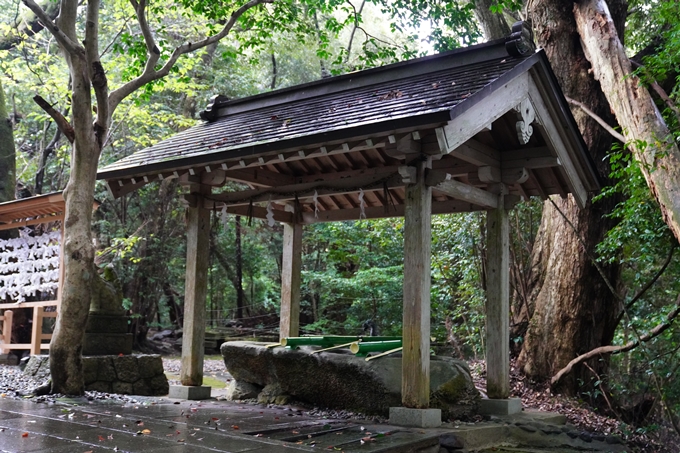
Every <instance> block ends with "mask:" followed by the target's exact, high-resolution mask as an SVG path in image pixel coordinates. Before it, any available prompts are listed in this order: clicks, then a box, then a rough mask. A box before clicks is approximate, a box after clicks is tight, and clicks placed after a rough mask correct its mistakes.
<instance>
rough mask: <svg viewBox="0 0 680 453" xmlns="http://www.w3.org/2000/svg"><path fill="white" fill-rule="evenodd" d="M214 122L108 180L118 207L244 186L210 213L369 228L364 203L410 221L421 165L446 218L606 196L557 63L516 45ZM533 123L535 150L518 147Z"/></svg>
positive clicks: (212, 110)
mask: <svg viewBox="0 0 680 453" xmlns="http://www.w3.org/2000/svg"><path fill="white" fill-rule="evenodd" d="M522 104H523V105H524V108H525V110H526V111H525V112H522V111H521V109H522V108H523V107H522ZM203 116H204V117H205V118H207V119H208V120H209V121H207V122H205V123H203V124H200V125H198V126H196V127H193V128H190V129H188V130H186V131H184V132H181V133H179V134H177V135H175V136H173V137H171V138H169V139H167V140H165V141H162V142H160V143H158V144H156V145H154V146H152V147H150V148H147V149H145V150H142V151H139V152H137V153H135V154H133V155H131V156H129V157H127V158H125V159H122V160H120V161H118V162H115V163H113V164H111V165H108V166H106V167H104V168H102V169H101V170H100V171H99V173H98V177H99V178H100V179H105V180H106V181H107V183H108V185H109V188H110V190H111V192H112V194H113V195H114V196H115V197H118V196H122V195H124V194H126V193H129V192H130V191H133V190H136V189H137V188H139V187H142V186H144V185H146V184H148V183H150V182H153V181H156V180H161V179H166V178H180V180H181V181H183V182H184V183H185V184H201V185H205V186H211V187H219V186H222V185H224V184H226V183H227V182H229V181H232V182H233V181H236V182H241V183H243V184H244V185H243V186H242V187H243V190H240V191H237V192H234V193H214V194H211V195H209V196H207V197H205V200H204V203H205V204H206V206H205V207H209V208H211V209H220V208H221V207H222V205H226V206H227V207H228V210H229V212H231V213H234V214H242V215H245V214H246V213H248V214H250V215H252V216H254V217H260V218H264V217H265V215H266V210H265V206H266V205H267V204H268V203H270V202H271V203H272V205H271V206H272V207H273V211H274V215H275V219H276V220H278V221H283V222H286V221H290V220H291V218H292V217H291V216H292V214H291V212H289V211H290V208H289V207H288V208H286V206H290V204H291V203H292V202H293V201H294V200H297V203H299V204H300V207H301V218H302V222H303V223H313V222H320V221H335V220H346V219H357V218H359V215H360V200H359V194H360V193H361V192H363V194H364V197H363V198H364V202H365V207H366V208H365V210H364V212H365V215H366V217H367V218H377V217H386V216H400V215H403V197H404V187H405V184H406V183H405V181H406V180H407V179H408V175H406V176H404V175H403V174H402V173H400V170H399V169H400V167H404V166H408V163H409V162H411V161H412V160H413V159H417V158H418V156H421V155H427V156H431V157H432V159H433V164H432V169H431V170H430V171H429V172H428V173H429V175H428V180H429V182H430V184H432V186H433V187H434V188H435V192H434V195H433V197H434V198H433V212H435V213H445V212H463V211H471V210H483V209H488V208H490V207H493V206H490V205H489V202H488V198H489V196H488V195H489V194H490V193H491V194H492V192H493V187H494V185H495V184H499V183H503V184H506V185H507V186H508V187H509V190H510V194H511V195H512V196H513V197H511V200H515V201H516V200H518V199H520V198H524V199H526V198H528V197H531V196H539V197H541V198H544V199H545V198H546V197H547V196H549V195H554V194H558V195H561V196H566V194H567V193H573V194H574V196H575V198H576V201H577V202H578V203H579V204H580V205H583V203H585V200H586V199H587V197H588V193H589V192H592V191H594V190H597V189H598V188H599V181H598V176H597V173H596V171H595V169H594V165H593V163H592V162H591V161H590V157H589V154H588V152H587V150H586V148H585V146H584V144H583V141H582V139H581V137H580V135H579V134H578V130H577V129H576V125H575V122H574V120H573V118H572V116H571V114H570V112H569V109H568V107H567V104H566V101H565V100H564V97H563V96H562V93H561V91H560V88H559V86H558V85H557V82H556V80H555V78H554V75H553V74H552V71H551V70H550V68H549V65H548V63H547V59H546V56H545V54H544V53H543V52H542V51H539V52H536V53H533V52H532V53H531V54H529V55H519V56H511V55H509V54H508V53H507V51H506V47H505V41H504V40H499V41H494V42H491V43H487V44H482V45H479V46H472V47H470V48H466V49H459V50H456V51H452V52H448V53H445V54H441V55H436V56H432V57H426V58H422V59H418V60H413V61H409V62H404V63H399V64H395V65H390V66H386V67H382V68H376V69H372V70H369V71H363V72H360V73H356V74H347V75H343V76H339V77H334V78H331V79H325V80H321V81H318V82H312V83H309V84H305V85H302V86H298V87H292V88H287V89H284V90H279V91H275V92H272V93H265V94H262V95H258V96H253V97H250V98H245V99H237V100H231V101H224V98H217V99H216V100H215V102H214V103H213V104H212V105H210V106H209V108H208V109H207V110H206V112H203ZM523 120H527V121H529V123H528V124H527V126H530V127H527V128H525V130H524V133H525V136H526V139H527V141H526V143H523V142H522V139H520V138H518V130H517V128H518V124H520V123H521V122H522V121H523ZM532 129H533V133H531V132H532ZM461 184H462V185H461ZM463 185H464V186H463ZM315 193H316V202H312V199H313V198H314V194H315ZM492 195H493V194H492ZM188 199H189V202H190V203H191V202H193V201H194V200H193V199H192V197H190V196H189V197H188ZM485 200H486V201H485ZM287 209H288V210H287Z"/></svg>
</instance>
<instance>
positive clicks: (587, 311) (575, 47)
mask: <svg viewBox="0 0 680 453" xmlns="http://www.w3.org/2000/svg"><path fill="white" fill-rule="evenodd" d="M612 3H618V4H620V5H619V6H620V8H619V10H621V11H622V12H623V11H625V7H624V4H625V2H623V1H620V0H615V1H612ZM530 15H531V19H532V21H533V24H534V30H535V33H536V36H535V39H536V41H537V44H538V45H539V46H540V47H542V48H544V49H545V51H546V54H547V56H548V58H549V60H550V63H551V65H552V68H553V70H554V72H555V74H556V76H557V78H558V80H559V83H560V86H561V87H562V90H563V91H564V93H565V94H566V95H567V96H569V97H570V98H573V99H576V100H578V101H580V102H582V103H584V104H585V105H586V106H587V107H588V108H590V109H591V110H592V111H593V112H595V113H596V114H598V115H599V116H600V117H602V118H604V119H605V120H607V121H608V122H609V123H610V124H615V120H614V119H613V117H612V115H611V113H610V108H609V104H608V103H607V100H606V98H605V96H604V94H603V93H602V90H601V89H600V86H599V84H598V83H597V81H596V80H595V79H594V78H593V76H592V73H591V70H590V69H591V68H590V64H589V63H588V61H587V60H586V58H585V55H584V52H583V49H582V47H581V44H580V41H579V37H578V32H577V30H576V21H575V19H574V15H573V13H572V2H563V1H561V0H537V1H536V2H534V3H532V7H531V10H530ZM624 18H625V15H620V17H619V22H620V23H623V22H622V21H623V19H624ZM573 114H574V117H575V118H576V122H577V124H578V126H579V129H580V131H581V134H582V135H583V138H584V140H585V142H586V145H587V146H588V149H589V150H590V152H591V154H592V157H593V161H594V162H595V163H596V164H597V166H598V171H599V173H600V175H601V176H602V177H603V179H604V180H607V179H608V176H609V171H610V169H609V167H608V165H607V161H606V159H604V157H605V156H606V155H607V153H608V152H609V151H610V149H611V144H612V138H611V136H610V135H609V134H608V133H607V132H606V131H605V130H604V129H602V128H601V127H600V126H599V125H598V124H596V122H595V121H594V120H592V119H591V118H590V117H588V116H586V115H585V114H584V113H583V112H581V111H579V110H574V111H573ZM553 201H554V202H555V206H556V207H557V209H556V208H555V207H554V206H553V204H552V203H550V202H546V203H545V205H544V208H543V218H542V221H541V227H540V229H539V232H538V234H537V237H536V242H535V244H534V251H533V258H532V259H533V266H532V277H533V280H532V284H533V291H532V296H533V297H531V300H533V309H534V310H533V316H532V317H531V319H530V321H529V327H528V331H527V333H526V336H525V341H524V344H523V347H522V351H521V353H520V356H519V363H520V366H521V367H522V369H523V371H524V373H525V374H527V375H528V376H530V377H532V378H534V379H537V380H541V381H545V380H548V379H549V378H550V377H551V376H552V375H554V374H555V372H557V371H558V370H560V369H561V368H562V367H563V366H565V365H566V364H567V363H569V361H570V360H571V359H573V358H574V357H576V356H577V355H579V354H581V353H583V352H587V351H589V350H591V349H593V348H595V347H598V346H601V345H604V344H609V343H610V341H611V339H612V337H613V335H614V331H615V329H616V326H617V323H618V314H619V313H620V309H621V307H620V303H619V301H618V299H617V298H616V297H615V296H614V295H613V294H612V293H611V291H610V290H609V289H608V287H607V285H606V284H605V282H604V280H603V278H602V277H601V276H600V274H599V273H598V271H597V269H596V268H595V267H594V265H593V263H592V262H591V256H592V254H593V253H594V250H595V246H596V245H597V244H598V243H599V242H600V241H601V240H602V239H603V237H604V235H605V234H606V232H607V231H608V229H609V228H611V227H612V226H613V225H612V224H611V221H608V220H607V219H606V218H605V216H606V214H608V213H609V212H610V211H611V209H612V207H613V206H614V203H616V202H617V200H615V199H612V198H609V199H607V200H606V201H601V202H598V203H595V204H592V203H588V205H587V206H586V207H585V208H584V209H579V208H578V207H577V206H576V203H575V201H574V199H573V198H572V197H571V196H569V197H568V198H566V199H559V198H557V197H554V200H553ZM560 211H561V212H560ZM563 215H564V216H565V217H566V218H567V219H568V220H569V222H570V223H571V224H572V225H573V226H574V227H575V229H576V231H575V230H574V228H572V226H571V225H569V224H568V223H567V221H565V219H564V217H563ZM581 241H583V242H581ZM583 244H585V247H586V249H587V250H584V248H583ZM604 272H605V274H606V276H607V278H608V279H609V280H610V281H611V282H612V283H613V285H614V286H615V287H616V285H617V283H618V281H619V276H620V270H619V268H618V266H616V265H609V266H604ZM590 366H592V367H593V369H595V370H602V369H603V368H606V366H607V362H606V361H598V360H594V361H593V362H592V363H590ZM592 377H593V376H592V374H591V373H590V372H589V371H588V370H587V369H586V368H585V367H582V368H580V369H578V370H575V372H574V373H572V375H571V376H570V377H569V379H567V380H565V381H564V382H563V383H562V388H561V390H563V391H565V392H566V393H576V392H577V391H578V389H579V385H580V383H583V382H585V383H587V382H589V381H590V380H591V378H592Z"/></svg>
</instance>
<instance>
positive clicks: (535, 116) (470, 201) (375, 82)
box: [98, 23, 599, 409]
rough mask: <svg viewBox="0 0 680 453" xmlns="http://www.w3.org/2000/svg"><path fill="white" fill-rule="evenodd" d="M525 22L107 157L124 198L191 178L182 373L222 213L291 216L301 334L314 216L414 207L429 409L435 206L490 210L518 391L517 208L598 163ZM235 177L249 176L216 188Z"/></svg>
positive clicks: (493, 366) (408, 357)
mask: <svg viewBox="0 0 680 453" xmlns="http://www.w3.org/2000/svg"><path fill="white" fill-rule="evenodd" d="M527 38H530V33H529V32H528V29H526V28H525V27H523V25H522V24H521V23H518V24H516V25H515V27H513V34H512V35H511V36H510V37H508V38H507V39H504V40H496V41H492V42H488V43H485V44H481V45H476V46H471V47H467V48H464V49H458V50H454V51H451V52H447V53H443V54H439V55H434V56H430V57H425V58H419V59H416V60H411V61H406V62H403V63H397V64H392V65H388V66H384V67H380V68H375V69H370V70H366V71H361V72H356V73H350V74H345V75H341V76H337V77H331V78H327V79H323V80H319V81H316V82H312V83H307V84H304V85H300V86H295V87H291V88H286V89H282V90H277V91H273V92H270V93H265V94H260V95H257V96H252V97H248V98H244V99H234V100H229V99H227V98H225V97H222V96H217V97H216V98H214V100H213V101H212V103H211V104H210V105H209V106H208V107H207V109H206V110H205V111H204V112H202V114H201V117H202V118H203V119H204V120H205V122H204V123H202V124H200V125H198V126H196V127H193V128H190V129H188V130H185V131H183V132H181V133H179V134H177V135H175V136H173V137H171V138H169V139H167V140H164V141H161V142H160V143H158V144H156V145H154V146H152V147H150V148H147V149H144V150H141V151H139V152H136V153H134V154H132V155H130V156H128V157H126V158H124V159H121V160H119V161H117V162H115V163H112V164H111V165H108V166H106V167H104V168H102V169H101V170H100V171H99V173H98V178H99V179H104V180H106V181H107V183H108V185H109V187H110V190H111V192H112V194H113V196H114V197H120V196H122V195H125V194H127V193H130V192H131V191H134V190H136V189H137V188H139V187H142V186H144V185H145V184H149V183H151V182H153V181H154V180H162V179H166V178H179V180H180V181H181V182H182V183H184V184H185V185H186V188H187V189H188V193H187V194H186V195H185V198H186V200H187V201H188V204H189V206H190V207H189V216H188V219H189V220H188V223H189V224H188V233H187V241H188V245H187V270H186V272H187V273H186V295H185V323H184V325H185V328H184V339H183V348H182V371H181V382H182V384H183V385H185V386H199V385H201V384H202V370H203V337H204V306H205V296H206V284H207V279H206V273H207V266H208V263H207V260H206V259H205V258H204V257H205V256H207V255H208V247H209V245H208V241H209V228H210V223H209V216H210V211H211V210H214V209H217V210H221V209H223V207H225V206H226V208H227V210H228V211H227V212H228V213H231V214H239V215H248V216H252V217H257V218H263V219H264V218H267V215H268V214H269V216H270V218H271V217H273V219H274V220H276V221H278V222H282V223H283V224H284V241H283V272H282V288H281V321H280V334H281V337H286V336H297V335H298V323H299V310H300V271H301V242H302V227H303V225H305V224H311V223H314V222H331V221H339V220H352V219H359V218H360V217H365V218H368V219H373V218H380V217H394V216H403V217H405V223H404V225H405V226H404V315H403V345H404V348H403V372H402V402H403V406H404V407H406V408H414V409H416V408H427V407H428V404H429V394H430V392H429V363H430V362H429V361H430V357H429V354H430V279H431V273H430V242H431V234H430V217H431V215H432V214H442V213H455V212H468V211H475V210H485V211H487V213H488V214H487V215H488V223H487V225H488V226H487V228H488V233H487V234H488V249H487V250H488V252H487V253H488V269H487V275H488V281H487V287H488V289H487V299H488V300H487V307H486V312H487V351H488V352H487V390H488V396H489V398H492V399H499V400H504V399H507V398H508V396H509V392H510V388H509V334H508V325H509V313H508V311H509V263H508V259H509V258H508V257H509V248H508V247H509V246H508V244H509V227H508V210H509V209H511V208H512V207H513V206H514V205H515V204H516V203H517V202H519V201H520V200H521V199H525V200H526V199H528V198H529V197H532V196H537V197H541V198H543V199H546V198H547V197H548V196H550V195H560V196H562V197H566V196H567V194H569V193H571V194H573V196H574V198H575V199H576V202H577V203H578V204H579V205H581V206H583V205H584V204H585V203H586V202H587V199H588V196H589V193H590V192H592V191H594V190H597V189H598V188H599V181H598V176H597V173H596V171H595V167H594V165H593V163H592V161H591V160H590V157H589V154H588V151H587V149H586V147H585V145H584V143H583V140H582V138H581V136H580V134H579V132H578V129H577V127H576V124H575V122H574V119H573V117H572V115H571V113H570V111H569V108H568V106H567V103H566V101H565V99H564V96H563V94H562V92H561V90H560V87H559V86H558V83H557V80H556V78H555V76H554V74H553V73H552V71H551V69H550V66H549V64H548V60H547V58H546V55H545V53H544V52H542V51H535V49H534V46H533V43H532V42H531V41H530V39H527ZM228 181H237V182H240V183H243V186H242V187H243V189H241V190H238V191H234V192H219V193H215V192H214V189H215V188H218V187H221V186H223V185H224V184H225V183H226V182H228Z"/></svg>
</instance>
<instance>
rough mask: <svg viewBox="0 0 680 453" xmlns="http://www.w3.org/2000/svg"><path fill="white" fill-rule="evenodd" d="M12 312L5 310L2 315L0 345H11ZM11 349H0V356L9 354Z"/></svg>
mask: <svg viewBox="0 0 680 453" xmlns="http://www.w3.org/2000/svg"><path fill="white" fill-rule="evenodd" d="M13 315H14V312H12V310H5V312H4V313H3V314H2V316H1V317H2V343H0V345H2V344H10V343H12V322H13ZM11 350H12V349H11V348H6V347H0V354H9V353H10V351H11Z"/></svg>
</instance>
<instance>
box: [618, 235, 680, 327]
mask: <svg viewBox="0 0 680 453" xmlns="http://www.w3.org/2000/svg"><path fill="white" fill-rule="evenodd" d="M676 247H677V244H676V243H675V242H673V244H671V250H670V251H669V252H668V256H667V257H666V261H664V263H663V265H662V266H661V268H660V269H659V270H658V271H656V274H654V276H653V277H652V278H651V279H650V280H649V281H648V282H647V283H646V284H645V286H643V287H642V288H640V290H639V291H638V292H637V293H636V294H635V295H634V296H633V298H632V299H631V300H630V301H628V303H627V304H626V308H625V309H624V311H625V310H629V309H630V308H632V307H633V304H635V302H637V301H638V299H639V298H640V297H642V295H643V294H644V293H646V292H647V290H648V289H649V288H651V287H652V285H653V284H654V283H656V281H657V280H658V279H659V277H661V274H663V273H664V271H665V270H666V268H667V267H668V265H669V264H670V263H671V260H672V259H673V252H675V248H676ZM622 315H623V311H622V312H621V316H622Z"/></svg>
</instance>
